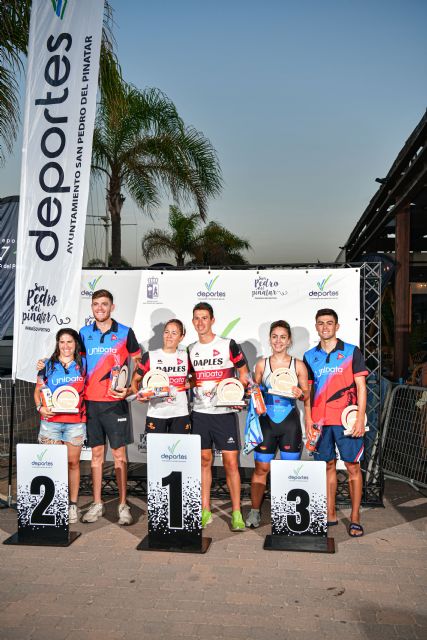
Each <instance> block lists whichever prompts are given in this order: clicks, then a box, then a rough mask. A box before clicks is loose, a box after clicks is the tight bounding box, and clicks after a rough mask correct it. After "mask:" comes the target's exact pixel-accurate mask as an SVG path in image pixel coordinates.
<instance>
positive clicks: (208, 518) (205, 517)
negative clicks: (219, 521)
mask: <svg viewBox="0 0 427 640" xmlns="http://www.w3.org/2000/svg"><path fill="white" fill-rule="evenodd" d="M211 522H212V511H209V510H208V509H202V529H204V528H205V527H206V526H207V525H208V524H210V523H211Z"/></svg>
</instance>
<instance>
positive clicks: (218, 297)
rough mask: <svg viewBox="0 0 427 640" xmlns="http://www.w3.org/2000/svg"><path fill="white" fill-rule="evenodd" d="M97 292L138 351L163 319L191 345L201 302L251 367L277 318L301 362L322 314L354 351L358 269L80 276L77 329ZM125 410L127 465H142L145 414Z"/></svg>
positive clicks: (265, 350) (149, 343)
mask: <svg viewBox="0 0 427 640" xmlns="http://www.w3.org/2000/svg"><path fill="white" fill-rule="evenodd" d="M101 288H102V289H108V290H109V291H111V293H112V294H113V296H114V302H115V304H116V309H115V311H114V317H115V318H116V319H117V320H118V321H119V322H122V323H124V324H127V325H129V326H131V327H132V328H133V329H134V331H135V334H136V336H137V338H138V340H139V342H140V343H141V345H142V347H143V349H144V350H149V349H158V348H160V347H161V346H162V334H163V326H164V323H165V322H167V321H168V320H170V319H171V318H179V319H180V320H182V321H183V322H184V324H185V326H186V328H187V335H186V337H185V339H184V341H183V346H185V345H188V344H190V343H191V342H193V341H194V340H196V339H197V335H196V333H195V331H194V329H193V326H192V323H191V318H192V309H193V307H194V305H195V304H197V302H204V301H206V302H209V303H210V304H211V305H212V307H213V309H214V313H215V319H216V320H215V325H214V331H215V332H216V333H218V334H219V335H223V336H228V337H232V338H234V339H235V340H236V341H237V342H239V343H240V344H241V345H242V348H243V351H244V352H245V355H246V357H247V359H248V362H249V366H250V367H251V368H253V367H254V365H255V362H256V360H257V358H259V357H261V356H263V355H264V356H267V355H269V354H270V346H269V340H268V333H269V327H270V324H271V322H273V321H274V320H279V319H283V320H286V321H287V322H289V324H290V325H291V328H292V339H293V346H292V349H291V353H292V355H294V356H296V357H298V358H302V356H303V354H304V352H305V351H307V350H308V349H310V348H311V347H313V346H314V345H316V344H317V343H318V341H319V337H318V335H317V332H316V330H315V326H314V325H315V315H316V311H317V310H318V309H321V308H325V307H329V308H332V309H335V311H336V312H337V313H338V317H339V321H340V325H341V328H340V331H339V336H340V337H341V338H342V339H343V340H345V341H346V342H350V343H352V344H357V345H359V339H360V329H359V326H360V270H359V269H340V268H337V269H324V268H319V269H272V270H268V271H265V270H260V271H257V270H254V269H247V270H246V269H244V270H238V271H237V270H233V271H228V270H224V271H222V270H221V271H219V270H217V271H212V270H210V271H209V270H188V271H151V270H149V271H148V270H143V271H118V272H114V271H106V270H93V271H91V270H84V271H83V272H82V280H81V286H80V289H81V295H80V311H79V316H80V317H79V321H80V322H79V327H80V326H81V325H84V324H87V323H90V322H93V318H92V316H91V313H90V297H91V295H92V293H93V291H96V290H97V289H101ZM79 327H76V328H79ZM298 404H300V403H298ZM131 406H132V422H133V431H134V443H133V444H132V445H130V446H129V447H128V455H129V460H130V461H131V462H145V461H146V438H145V434H144V428H145V415H146V407H145V406H142V405H141V404H140V403H137V402H133V403H132V405H131ZM300 408H301V407H300ZM245 419H246V412H245V411H242V412H241V413H240V415H239V422H240V432H241V438H242V440H243V437H242V436H243V431H244V423H245ZM215 463H216V464H221V454H220V452H215ZM240 464H241V466H248V467H249V466H253V456H243V455H242V456H241V457H240Z"/></svg>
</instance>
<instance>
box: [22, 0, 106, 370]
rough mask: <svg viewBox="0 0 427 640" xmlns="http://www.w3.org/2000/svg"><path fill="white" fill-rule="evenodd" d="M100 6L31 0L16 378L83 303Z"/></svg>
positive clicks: (94, 1) (91, 1)
mask: <svg viewBox="0 0 427 640" xmlns="http://www.w3.org/2000/svg"><path fill="white" fill-rule="evenodd" d="M103 8H104V2H103V0H86V2H81V1H78V0H68V2H62V1H61V0H58V1H57V2H51V1H50V0H33V3H32V10H31V24H30V39H29V52H28V70H27V90H26V97H25V118H24V137H23V148H22V170H21V192H20V211H19V225H18V242H17V247H18V251H17V264H16V293H15V330H14V336H15V339H14V353H13V366H12V375H13V377H14V378H15V377H18V378H21V379H23V380H29V381H31V380H34V362H35V361H36V360H37V357H38V356H39V355H40V354H41V353H44V354H47V353H52V351H53V347H54V336H55V333H56V331H57V330H58V329H59V328H60V327H61V326H72V327H74V326H76V325H77V324H78V306H77V304H76V301H77V299H78V293H79V287H80V274H81V264H82V256H83V243H84V232H85V221H86V206H87V199H88V190H89V177H90V163H91V153H92V136H93V127H94V120H95V110H96V93H97V83H98V70H99V52H100V46H101V31H102V18H103Z"/></svg>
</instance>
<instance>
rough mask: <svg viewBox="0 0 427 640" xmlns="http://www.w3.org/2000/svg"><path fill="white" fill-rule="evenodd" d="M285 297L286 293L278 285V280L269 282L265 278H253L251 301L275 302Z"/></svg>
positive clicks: (268, 279)
mask: <svg viewBox="0 0 427 640" xmlns="http://www.w3.org/2000/svg"><path fill="white" fill-rule="evenodd" d="M286 295H288V292H287V291H286V289H284V288H283V287H282V286H281V285H280V283H279V281H278V280H270V278H267V277H266V276H258V277H257V278H255V280H254V284H253V289H252V299H253V300H266V299H269V300H277V298H281V297H283V296H286Z"/></svg>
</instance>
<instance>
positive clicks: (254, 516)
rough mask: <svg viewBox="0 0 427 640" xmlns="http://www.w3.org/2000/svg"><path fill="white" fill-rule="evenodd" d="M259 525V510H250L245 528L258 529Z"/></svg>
mask: <svg viewBox="0 0 427 640" xmlns="http://www.w3.org/2000/svg"><path fill="white" fill-rule="evenodd" d="M260 523H261V512H260V510H259V509H251V510H250V511H249V513H248V517H247V518H246V526H247V527H252V529H258V527H259V525H260Z"/></svg>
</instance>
